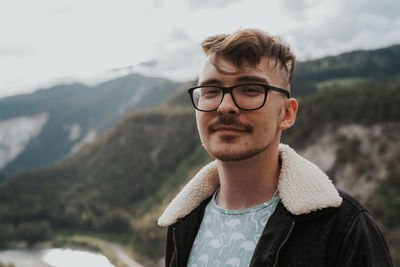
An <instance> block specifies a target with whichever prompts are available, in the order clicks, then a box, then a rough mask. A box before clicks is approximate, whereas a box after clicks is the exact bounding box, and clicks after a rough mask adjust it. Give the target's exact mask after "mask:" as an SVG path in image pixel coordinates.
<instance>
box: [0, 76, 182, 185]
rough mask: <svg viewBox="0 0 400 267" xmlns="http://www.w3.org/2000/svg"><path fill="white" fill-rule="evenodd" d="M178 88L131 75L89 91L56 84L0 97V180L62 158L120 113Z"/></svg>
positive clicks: (151, 103) (150, 103)
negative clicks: (26, 92) (0, 170)
mask: <svg viewBox="0 0 400 267" xmlns="http://www.w3.org/2000/svg"><path fill="white" fill-rule="evenodd" d="M179 86H180V83H176V82H172V81H169V80H166V79H162V78H149V77H144V76H140V75H136V74H135V75H129V76H126V77H122V78H118V79H115V80H111V81H108V82H105V83H102V84H100V85H97V86H95V87H88V86H86V85H83V84H78V83H76V84H71V85H60V86H55V87H53V88H50V89H42V90H38V91H37V92H35V93H32V94H26V95H18V96H13V97H6V98H3V99H0V137H1V139H0V169H2V168H3V170H2V173H3V174H2V176H3V177H5V176H10V175H11V174H13V173H16V172H18V171H22V170H25V169H29V168H33V167H40V166H44V165H47V164H50V163H54V162H57V161H59V160H61V159H63V158H64V157H65V156H67V155H70V154H72V153H74V152H76V151H78V150H79V149H80V148H81V147H82V146H84V145H85V144H87V143H90V142H92V141H94V140H95V139H96V138H97V137H98V136H100V135H101V134H102V133H104V131H105V130H107V129H109V128H110V127H112V126H113V125H114V124H115V123H117V122H118V121H120V120H121V119H122V118H123V117H124V116H125V115H127V114H129V113H131V112H134V111H138V110H141V109H144V108H148V107H153V106H155V105H158V104H159V103H160V102H162V101H163V100H164V99H166V98H167V97H168V96H169V95H170V94H171V93H173V92H174V91H175V90H177V88H179ZM0 177H1V175H0Z"/></svg>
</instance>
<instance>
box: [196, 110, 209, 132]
mask: <svg viewBox="0 0 400 267" xmlns="http://www.w3.org/2000/svg"><path fill="white" fill-rule="evenodd" d="M204 115H205V114H203V113H200V112H199V111H196V123H197V130H198V132H199V135H200V138H201V139H203V137H204V134H206V133H207V123H206V118H205V116H204Z"/></svg>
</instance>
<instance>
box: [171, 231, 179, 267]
mask: <svg viewBox="0 0 400 267" xmlns="http://www.w3.org/2000/svg"><path fill="white" fill-rule="evenodd" d="M175 230H176V228H175V227H174V228H172V241H173V242H174V250H175V258H176V261H175V263H176V266H178V248H177V246H176V237H175V233H176V231H175ZM171 263H172V262H171Z"/></svg>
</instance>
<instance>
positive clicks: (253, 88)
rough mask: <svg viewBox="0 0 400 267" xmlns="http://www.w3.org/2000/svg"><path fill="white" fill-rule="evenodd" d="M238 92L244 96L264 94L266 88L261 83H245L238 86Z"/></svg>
mask: <svg viewBox="0 0 400 267" xmlns="http://www.w3.org/2000/svg"><path fill="white" fill-rule="evenodd" d="M236 90H237V93H238V94H240V95H243V96H260V95H264V88H263V87H262V86H259V85H243V86H239V87H237V88H236Z"/></svg>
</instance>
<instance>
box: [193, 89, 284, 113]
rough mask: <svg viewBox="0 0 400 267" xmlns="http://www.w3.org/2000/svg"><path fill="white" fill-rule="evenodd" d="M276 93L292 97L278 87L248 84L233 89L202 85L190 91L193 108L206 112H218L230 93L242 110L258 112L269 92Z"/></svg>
mask: <svg viewBox="0 0 400 267" xmlns="http://www.w3.org/2000/svg"><path fill="white" fill-rule="evenodd" d="M269 90H271V91H276V92H280V93H283V94H285V95H286V96H287V98H289V97H290V93H289V91H287V90H285V89H281V88H278V87H274V86H270V85H266V84H257V83H247V84H239V85H235V86H232V87H222V86H214V85H202V86H196V87H192V88H189V89H188V93H189V94H190V98H191V100H192V103H193V106H194V107H195V108H196V109H197V110H199V111H204V112H209V111H214V110H217V109H218V107H219V105H220V104H221V103H222V100H223V99H224V95H225V94H226V93H229V94H230V95H231V97H232V100H233V103H235V105H236V106H237V107H238V108H239V109H242V110H257V109H260V108H262V107H263V106H264V104H265V101H266V100H267V95H268V91H269Z"/></svg>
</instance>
